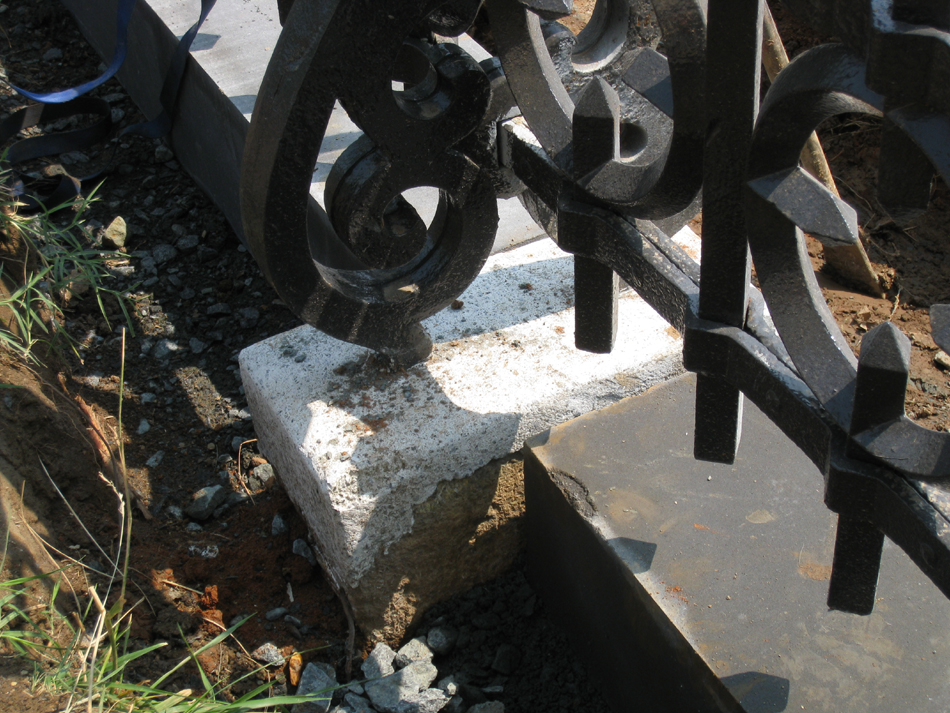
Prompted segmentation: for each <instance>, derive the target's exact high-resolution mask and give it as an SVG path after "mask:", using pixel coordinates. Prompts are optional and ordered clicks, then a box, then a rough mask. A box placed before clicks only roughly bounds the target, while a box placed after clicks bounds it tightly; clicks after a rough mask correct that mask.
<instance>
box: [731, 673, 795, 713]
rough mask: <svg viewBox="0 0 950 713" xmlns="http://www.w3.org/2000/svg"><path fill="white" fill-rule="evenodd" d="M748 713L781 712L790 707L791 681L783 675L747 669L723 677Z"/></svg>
mask: <svg viewBox="0 0 950 713" xmlns="http://www.w3.org/2000/svg"><path fill="white" fill-rule="evenodd" d="M722 682H723V683H724V684H726V688H728V689H729V691H730V693H732V695H734V696H735V697H736V699H737V700H738V701H739V703H740V704H741V705H742V707H743V708H744V709H745V711H746V713H781V712H782V711H784V710H785V709H786V708H787V707H788V689H789V687H790V686H791V682H790V681H789V680H788V679H787V678H782V677H781V676H772V675H771V674H768V673H762V672H760V671H746V672H744V673H737V674H734V675H732V676H726V677H725V678H723V679H722Z"/></svg>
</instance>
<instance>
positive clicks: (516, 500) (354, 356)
mask: <svg viewBox="0 0 950 713" xmlns="http://www.w3.org/2000/svg"><path fill="white" fill-rule="evenodd" d="M572 285H573V267H572V258H571V257H570V256H568V255H566V254H564V253H563V252H561V251H559V250H558V249H557V247H556V246H554V244H553V243H551V242H550V241H542V242H536V243H532V244H529V245H526V246H522V247H519V248H517V249H516V250H512V251H510V252H506V253H500V254H498V255H495V256H493V257H492V258H491V259H490V260H489V262H488V264H487V265H486V268H485V270H484V271H483V272H482V274H481V275H480V276H479V278H478V279H476V280H475V282H474V283H473V284H472V285H471V286H470V287H469V289H468V290H467V291H466V292H465V293H464V294H463V295H462V296H461V298H460V299H461V302H462V304H461V308H460V309H448V310H445V311H443V312H441V313H440V314H437V315H435V316H433V317H432V318H430V319H429V320H426V327H427V328H428V330H429V332H430V334H431V335H432V337H433V340H434V341H435V342H436V346H435V349H434V350H433V353H432V355H431V356H430V358H429V359H428V360H427V361H426V362H425V363H422V364H418V365H416V366H414V367H412V368H411V369H409V370H406V371H398V372H392V371H389V370H388V369H387V368H386V367H385V366H384V365H382V364H381V363H380V361H379V360H377V359H376V358H375V357H374V356H373V355H372V354H371V353H370V352H368V351H367V350H366V349H363V348H361V347H357V346H354V345H350V344H345V343H342V342H338V341H336V340H333V339H331V338H329V337H327V336H325V335H323V334H321V333H320V332H318V331H316V330H314V329H312V328H310V327H300V328H298V329H295V330H293V331H291V332H288V333H286V334H283V335H278V336H276V337H273V338H271V339H268V340H266V341H264V342H261V343H259V344H256V345H254V346H252V347H249V348H248V349H245V350H244V351H243V352H242V353H241V373H242V378H243V380H244V387H245V391H246V394H247V398H248V404H249V406H250V408H251V411H252V413H253V415H254V420H255V427H256V430H257V434H258V437H259V439H260V447H261V449H262V450H263V451H264V453H265V454H266V455H267V456H268V458H269V459H270V460H271V461H272V462H273V463H274V464H275V465H276V466H277V470H278V473H279V474H280V477H281V478H282V480H283V482H284V484H285V487H286V488H287V490H288V491H289V493H290V495H291V497H292V498H293V500H294V501H295V503H296V505H297V507H298V508H299V509H300V511H301V512H302V513H303V515H304V517H305V518H306V519H307V522H308V525H309V527H310V531H311V534H312V536H313V538H314V541H315V544H316V549H317V552H318V558H319V559H320V561H321V563H322V564H323V566H324V567H325V569H326V570H327V571H328V573H329V574H330V576H331V577H332V578H333V579H334V580H335V582H336V583H337V585H338V586H339V588H340V589H341V590H342V591H343V592H345V593H346V595H347V596H348V597H349V599H350V602H351V604H352V606H353V611H354V615H355V617H356V620H357V623H358V624H359V626H360V627H361V628H362V629H363V630H364V631H365V632H367V633H369V632H373V631H376V632H378V633H381V634H382V635H383V636H384V637H385V638H387V639H391V638H392V639H394V638H398V637H399V636H401V634H402V633H403V632H404V631H405V629H406V627H408V626H411V624H412V622H413V621H414V620H415V618H416V617H417V616H419V615H420V614H421V613H422V611H424V609H425V608H427V607H428V606H430V605H431V604H433V603H435V602H436V601H439V599H441V598H444V597H447V596H449V595H450V594H452V593H454V592H456V591H460V590H462V589H464V588H466V587H468V586H471V585H472V584H474V583H476V582H478V581H479V580H482V579H487V578H489V577H491V576H493V575H494V574H497V573H498V572H499V571H500V570H501V569H502V568H503V567H504V566H505V565H506V564H507V562H508V561H509V559H510V557H511V556H513V555H514V553H515V552H516V551H517V549H518V547H519V542H518V535H517V529H518V528H517V524H516V522H517V517H518V516H519V515H520V513H521V508H522V507H523V505H522V500H521V498H522V495H521V484H520V477H521V476H520V463H519V462H517V461H510V460H506V461H498V462H496V463H492V461H495V460H496V459H502V458H505V457H506V456H508V454H511V453H513V452H515V451H517V450H518V449H519V448H520V447H521V444H522V443H523V441H524V439H525V438H526V437H528V436H531V435H533V434H535V433H539V432H541V431H543V430H545V429H547V428H549V427H550V426H552V425H555V424H557V423H561V422H564V421H566V420H569V419H571V418H574V417H575V416H577V415H580V414H582V413H586V412H588V411H591V410H595V409H598V408H602V407H604V406H606V405H608V404H611V403H614V402H616V401H617V400H619V399H621V398H623V397H625V396H628V395H631V394H635V393H639V392H641V391H643V390H645V389H646V388H648V387H649V386H651V385H653V384H655V383H657V382H659V381H662V380H664V379H666V378H668V377H669V376H671V375H673V374H675V373H678V372H680V371H681V362H680V351H681V343H680V337H679V334H678V333H677V332H676V331H675V330H674V329H672V328H671V327H669V326H668V325H667V323H666V322H665V321H663V319H662V318H660V317H659V315H657V314H656V313H655V312H654V311H653V310H652V309H651V308H650V307H649V306H648V305H647V304H646V303H645V302H644V301H643V300H641V299H640V298H639V297H638V296H637V295H636V294H634V293H632V292H631V293H626V294H624V295H623V296H622V298H621V300H620V330H619V331H620V334H619V337H618V340H617V345H616V348H615V349H614V353H613V354H610V355H594V354H587V353H584V352H580V351H577V350H576V349H575V348H574V343H573V342H574V337H573V311H572V310H571V309H570V308H571V305H572V304H573V287H572ZM486 464H491V465H490V466H488V467H487V469H486V468H483V466H486ZM480 469H481V470H480ZM473 474H474V477H473Z"/></svg>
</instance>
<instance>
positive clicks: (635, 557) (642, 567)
mask: <svg viewBox="0 0 950 713" xmlns="http://www.w3.org/2000/svg"><path fill="white" fill-rule="evenodd" d="M608 541H609V542H610V546H611V547H612V548H613V551H614V552H615V553H616V554H617V556H618V557H620V559H621V560H623V563H624V564H625V565H627V567H629V568H630V571H631V572H633V573H634V574H643V573H644V572H647V571H649V569H650V567H651V566H652V565H653V558H654V557H655V556H656V543H655V542H644V541H643V540H634V539H632V538H630V537H614V538H612V539H610V540H608Z"/></svg>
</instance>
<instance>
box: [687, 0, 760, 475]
mask: <svg viewBox="0 0 950 713" xmlns="http://www.w3.org/2000/svg"><path fill="white" fill-rule="evenodd" d="M763 9H764V0H710V1H709V14H708V24H707V27H708V38H707V43H706V122H707V124H706V127H707V128H706V148H705V153H704V158H703V161H704V169H703V235H702V262H701V266H700V277H701V281H700V293H699V313H700V316H701V317H703V318H704V319H709V320H713V321H716V322H723V323H725V324H729V325H732V326H736V327H742V326H744V324H745V316H746V309H747V305H748V287H749V279H750V276H751V275H750V261H749V247H748V241H747V239H746V230H745V217H744V214H743V209H742V187H743V184H744V183H745V180H746V165H747V163H748V156H749V146H750V144H751V140H752V129H753V127H754V125H755V118H756V114H757V112H758V107H759V81H760V75H761V66H762V64H761V58H762V19H763ZM696 396H697V398H696V440H695V443H694V447H693V451H694V455H695V456H696V458H699V459H701V460H711V461H716V462H721V463H731V462H732V461H733V460H734V459H735V454H736V449H737V448H738V446H739V432H740V427H741V421H742V395H741V394H740V393H739V392H738V390H736V389H735V388H733V387H730V386H727V385H726V384H724V383H723V382H720V381H718V380H716V379H714V378H713V377H709V376H704V375H702V374H700V375H699V376H698V378H697V387H696Z"/></svg>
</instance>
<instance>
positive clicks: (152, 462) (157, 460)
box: [145, 451, 165, 468]
mask: <svg viewBox="0 0 950 713" xmlns="http://www.w3.org/2000/svg"><path fill="white" fill-rule="evenodd" d="M164 457H165V451H158V452H157V453H155V455H153V456H152V457H151V458H149V459H148V460H147V461H145V465H146V467H148V468H157V467H158V466H159V465H161V463H162V458H164Z"/></svg>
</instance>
